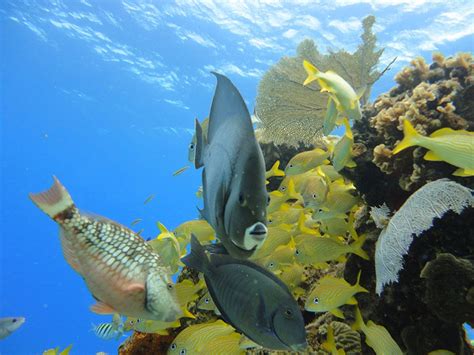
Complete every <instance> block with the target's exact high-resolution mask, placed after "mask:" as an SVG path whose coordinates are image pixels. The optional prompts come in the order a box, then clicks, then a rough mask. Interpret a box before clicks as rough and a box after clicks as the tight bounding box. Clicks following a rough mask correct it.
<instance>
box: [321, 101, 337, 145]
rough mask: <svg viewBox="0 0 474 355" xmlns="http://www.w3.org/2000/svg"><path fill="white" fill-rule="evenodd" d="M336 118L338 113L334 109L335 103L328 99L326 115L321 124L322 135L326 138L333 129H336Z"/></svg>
mask: <svg viewBox="0 0 474 355" xmlns="http://www.w3.org/2000/svg"><path fill="white" fill-rule="evenodd" d="M337 117H338V112H337V108H336V101H334V100H333V99H332V98H331V97H329V100H328V105H327V108H326V115H325V116H324V122H323V134H324V135H325V136H328V135H329V134H331V132H332V131H333V129H334V128H335V127H336V121H337Z"/></svg>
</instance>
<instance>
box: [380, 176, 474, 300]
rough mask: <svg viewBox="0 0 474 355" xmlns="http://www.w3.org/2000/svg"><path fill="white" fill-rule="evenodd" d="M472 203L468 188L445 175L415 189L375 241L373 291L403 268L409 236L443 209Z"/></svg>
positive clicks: (426, 226) (427, 225)
mask: <svg viewBox="0 0 474 355" xmlns="http://www.w3.org/2000/svg"><path fill="white" fill-rule="evenodd" d="M468 206H470V207H473V206H474V197H473V196H472V190H471V189H468V188H466V187H464V186H462V185H460V184H458V183H455V182H453V181H450V180H448V179H441V180H437V181H434V182H430V183H428V184H426V185H425V186H423V187H422V188H421V189H419V190H417V191H416V192H415V193H414V194H413V195H412V196H410V198H408V200H407V201H406V202H405V204H404V205H403V206H402V207H401V208H400V210H399V211H397V213H395V215H394V216H393V217H392V218H391V219H390V221H389V222H388V226H387V228H386V229H384V230H383V231H382V233H381V234H380V237H379V239H378V241H377V246H376V251H375V270H376V275H377V285H376V291H377V293H378V294H380V293H381V292H382V290H383V287H384V285H386V284H388V283H390V282H396V281H398V272H399V271H400V270H401V269H402V268H403V256H404V255H405V254H406V253H407V252H408V249H409V247H410V244H411V243H412V241H413V238H414V237H416V236H418V235H420V234H421V233H422V232H424V231H426V230H428V229H430V228H431V227H432V225H433V220H434V219H435V218H441V217H442V216H443V215H444V214H445V213H446V212H447V211H454V212H456V213H457V214H460V213H461V211H462V210H463V209H464V208H466V207H468Z"/></svg>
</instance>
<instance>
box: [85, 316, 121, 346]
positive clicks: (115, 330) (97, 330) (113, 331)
mask: <svg viewBox="0 0 474 355" xmlns="http://www.w3.org/2000/svg"><path fill="white" fill-rule="evenodd" d="M92 326H93V327H92V331H93V332H94V334H95V335H97V336H98V337H99V338H101V339H104V340H111V339H115V340H118V339H120V337H121V336H122V335H123V330H124V329H123V322H122V318H121V317H120V315H119V314H114V318H113V320H112V322H111V323H101V324H99V325H92Z"/></svg>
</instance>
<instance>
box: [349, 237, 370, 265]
mask: <svg viewBox="0 0 474 355" xmlns="http://www.w3.org/2000/svg"><path fill="white" fill-rule="evenodd" d="M365 239H366V236H365V235H363V236H361V237H359V239H358V240H356V241H355V242H353V243H352V244H351V246H352V250H351V251H352V252H353V253H354V254H355V255H358V256H360V257H361V258H362V259H365V260H369V256H368V255H367V253H366V252H365V250H364V249H362V246H363V245H364V243H365Z"/></svg>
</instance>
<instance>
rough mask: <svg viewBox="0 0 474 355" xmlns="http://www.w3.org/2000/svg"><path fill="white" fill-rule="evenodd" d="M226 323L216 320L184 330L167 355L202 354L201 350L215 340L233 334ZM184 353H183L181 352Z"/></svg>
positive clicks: (230, 327) (232, 329) (232, 330)
mask: <svg viewBox="0 0 474 355" xmlns="http://www.w3.org/2000/svg"><path fill="white" fill-rule="evenodd" d="M234 332H235V330H234V328H233V327H232V326H230V325H228V324H227V323H225V322H223V321H221V320H217V321H215V322H210V323H201V324H193V325H190V326H189V327H187V328H184V329H183V330H182V331H181V332H180V333H179V334H178V335H177V336H176V338H175V339H174V340H173V343H171V345H170V347H169V348H168V352H167V354H168V355H173V354H179V355H182V354H188V355H189V354H204V353H203V349H204V348H205V347H206V346H207V345H208V344H209V343H211V342H213V341H214V340H215V339H216V338H218V337H221V336H223V335H229V334H232V333H234ZM183 351H184V352H183Z"/></svg>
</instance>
